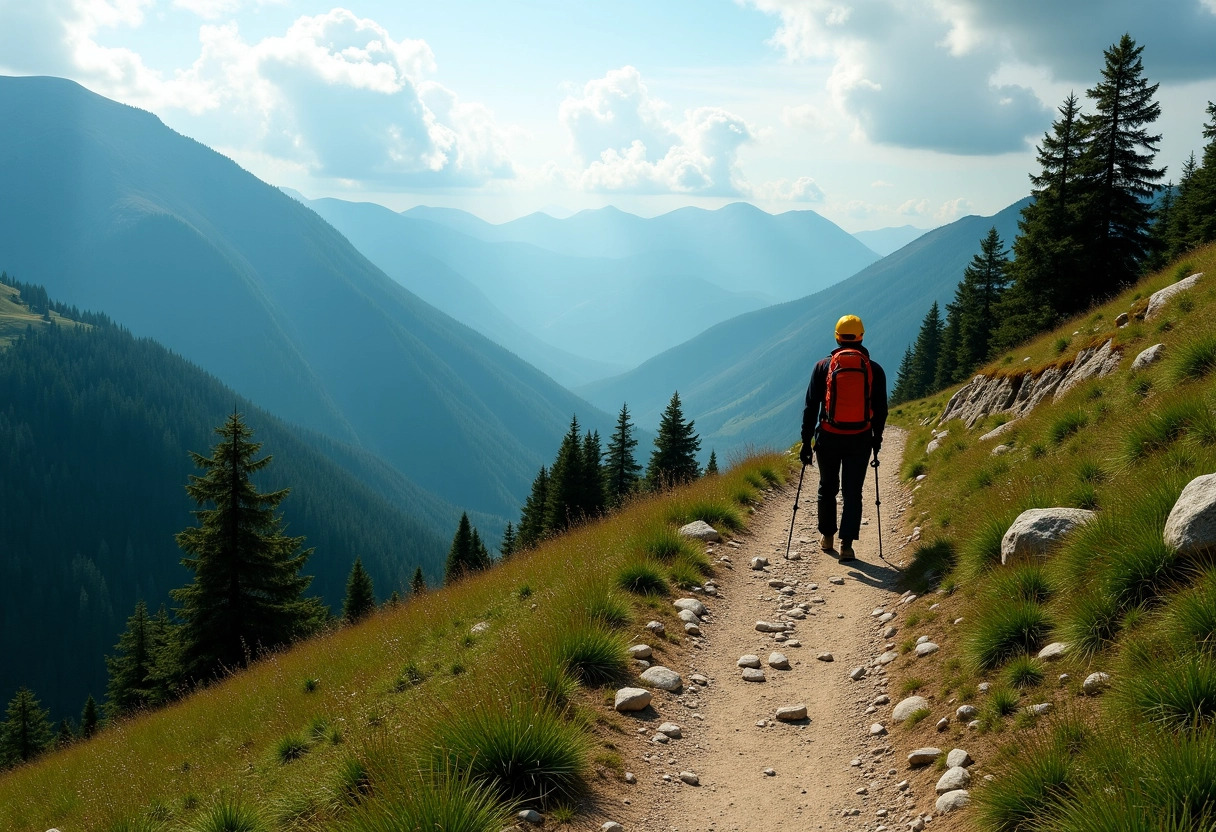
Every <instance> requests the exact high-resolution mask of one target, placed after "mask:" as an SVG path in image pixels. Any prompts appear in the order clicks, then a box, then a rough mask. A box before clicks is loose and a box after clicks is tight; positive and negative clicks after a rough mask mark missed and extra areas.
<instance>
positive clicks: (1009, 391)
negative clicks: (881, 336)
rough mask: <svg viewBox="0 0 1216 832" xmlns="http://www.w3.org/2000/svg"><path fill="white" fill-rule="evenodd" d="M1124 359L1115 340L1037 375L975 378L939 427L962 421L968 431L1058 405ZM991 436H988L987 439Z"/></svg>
mask: <svg viewBox="0 0 1216 832" xmlns="http://www.w3.org/2000/svg"><path fill="white" fill-rule="evenodd" d="M1122 358H1123V352H1122V348H1120V347H1117V346H1115V342H1114V340H1113V339H1112V340H1109V341H1107V342H1106V343H1104V344H1101V345H1100V346H1096V347H1088V348H1086V349H1083V350H1081V351H1080V352H1079V353H1077V357H1076V358H1075V359H1073V361H1072V363H1071V364H1066V365H1064V366H1062V367H1057V366H1051V367H1048V368H1047V369H1045V370H1043V371H1042V372H1040V373H1039V374H1038V375H1033V374H1031V373H1023V374H1021V375H1016V376H1001V377H997V378H992V377H989V376H983V375H980V376H976V377H975V378H973V379H971V381H970V382H969V383H968V384H966V385H964V386H963V387H962V389H960V390H959V391H958V392H957V393H955V394H954V395H953V396H952V397H951V399H950V401H949V403H948V404H947V405H946V409H945V410H943V411H942V415H941V418H940V419H939V420H938V423H939V424H945V423H946V422H948V421H950V420H951V419H962V420H963V422H964V423H966V425H967V427H972V426H973V425H975V423H976V422H978V421H979V420H980V419H982V418H984V417H985V416H987V415H988V414H989V413H1010V414H1012V415H1013V417H1014V418H1017V417H1019V416H1024V415H1025V414H1026V413H1028V412H1030V411H1031V410H1033V409H1034V408H1035V406H1036V405H1038V404H1039V403H1040V402H1043V401H1046V400H1047V398H1048V397H1051V400H1052V401H1059V400H1060V399H1061V398H1063V397H1064V395H1065V394H1066V393H1067V392H1068V391H1069V390H1071V389H1072V388H1074V387H1076V386H1077V385H1078V384H1080V383H1082V382H1084V381H1088V380H1089V379H1091V378H1101V377H1103V376H1106V375H1109V374H1110V373H1112V372H1114V371H1115V369H1116V368H1117V367H1118V366H1119V361H1120V360H1121V359H1122ZM1002 427H1003V426H1002ZM992 435H993V434H991V433H989V434H985V437H986V438H987V437H990V436H992Z"/></svg>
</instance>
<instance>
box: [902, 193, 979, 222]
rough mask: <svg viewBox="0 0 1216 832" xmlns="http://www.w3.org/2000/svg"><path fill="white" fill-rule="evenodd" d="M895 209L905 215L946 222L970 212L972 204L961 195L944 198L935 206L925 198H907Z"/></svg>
mask: <svg viewBox="0 0 1216 832" xmlns="http://www.w3.org/2000/svg"><path fill="white" fill-rule="evenodd" d="M896 211H897V212H898V213H900V214H903V215H904V216H907V217H932V218H933V219H935V220H937V222H939V223H948V222H953V221H954V220H956V219H958V218H959V217H965V216H966V215H968V214H970V213H971V211H972V205H971V200H969V199H967V198H966V197H961V196H960V197H956V198H955V199H949V200H946V201H945V202H943V203H942V204H941V205H938V206H936V207H934V205H933V203H931V202H930V201H929V200H927V199H909V200H908V201H906V202H904V203H903V204H901V205H900V206H899V207H898V208H897V209H896Z"/></svg>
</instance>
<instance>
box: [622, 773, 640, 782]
mask: <svg viewBox="0 0 1216 832" xmlns="http://www.w3.org/2000/svg"><path fill="white" fill-rule="evenodd" d="M625 782H626V783H630V784H632V783H636V782H638V776H637V775H636V774H634V773H633V772H632V771H627V772H625Z"/></svg>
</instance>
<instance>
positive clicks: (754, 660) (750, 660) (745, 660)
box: [735, 653, 760, 667]
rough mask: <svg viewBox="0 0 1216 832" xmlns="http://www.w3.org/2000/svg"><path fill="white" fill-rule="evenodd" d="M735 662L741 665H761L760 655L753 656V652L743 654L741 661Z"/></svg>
mask: <svg viewBox="0 0 1216 832" xmlns="http://www.w3.org/2000/svg"><path fill="white" fill-rule="evenodd" d="M735 664H737V665H738V666H739V667H759V666H760V657H759V656H753V655H752V654H751V653H747V654H745V655H743V656H740V657H739V661H737V662H735Z"/></svg>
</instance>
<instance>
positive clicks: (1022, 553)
mask: <svg viewBox="0 0 1216 832" xmlns="http://www.w3.org/2000/svg"><path fill="white" fill-rule="evenodd" d="M1093 518H1094V513H1093V512H1092V511H1087V510H1086V509H1083V508H1032V509H1030V510H1028V511H1023V512H1022V513H1021V514H1019V515H1018V519H1016V520H1014V521H1013V525H1012V526H1010V527H1009V531H1007V532H1005V536H1004V537H1003V538H1002V539H1001V563H1009V561H1010V560H1013V559H1016V558H1021V557H1029V556H1036V557H1044V556H1046V554H1047V552H1048V551H1049V550H1050V549H1051V548H1052V547H1054V546H1055V545H1056V544H1058V543H1059V542H1060V540H1061V539H1062V538H1063V537H1064V535H1066V534H1068V533H1069V532H1070V531H1072V530H1073V529H1075V528H1076V527H1077V526H1080V525H1082V524H1083V523H1088V522H1089V521H1090V520H1092V519H1093Z"/></svg>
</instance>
